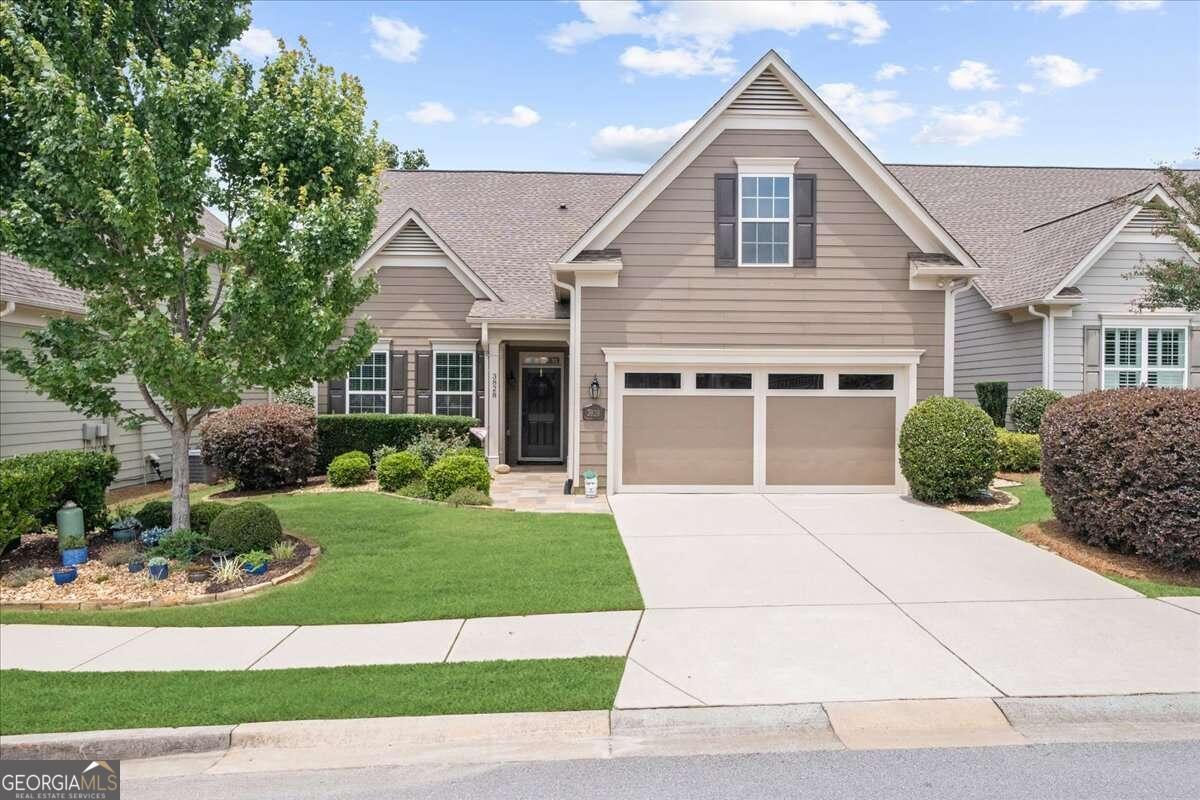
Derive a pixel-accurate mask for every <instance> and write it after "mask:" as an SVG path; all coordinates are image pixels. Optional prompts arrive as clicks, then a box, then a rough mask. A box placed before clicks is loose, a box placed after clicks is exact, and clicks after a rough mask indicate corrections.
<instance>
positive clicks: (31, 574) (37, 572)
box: [0, 567, 46, 589]
mask: <svg viewBox="0 0 1200 800" xmlns="http://www.w3.org/2000/svg"><path fill="white" fill-rule="evenodd" d="M45 574H46V573H45V572H43V571H42V570H41V568H40V567H21V568H20V569H14V570H13V571H12V572H7V573H5V574H4V579H3V580H0V585H3V586H4V587H5V588H7V589H20V588H21V587H22V586H24V585H25V584H27V583H32V582H33V581H36V580H37V579H38V578H41V577H43V576H44V575H45Z"/></svg>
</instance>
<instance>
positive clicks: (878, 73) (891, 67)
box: [875, 64, 908, 81]
mask: <svg viewBox="0 0 1200 800" xmlns="http://www.w3.org/2000/svg"><path fill="white" fill-rule="evenodd" d="M907 73H908V68H907V67H902V66H900V65H899V64H884V65H882V66H880V67H879V69H877V70H875V80H877V81H890V80H891V79H892V78H896V77H899V76H901V75H905V74H907Z"/></svg>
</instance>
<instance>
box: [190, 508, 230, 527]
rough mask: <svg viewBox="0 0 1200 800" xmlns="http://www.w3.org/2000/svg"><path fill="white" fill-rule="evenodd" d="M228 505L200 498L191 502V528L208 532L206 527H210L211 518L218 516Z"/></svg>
mask: <svg viewBox="0 0 1200 800" xmlns="http://www.w3.org/2000/svg"><path fill="white" fill-rule="evenodd" d="M228 508H229V506H227V505H225V504H224V503H217V502H215V501H212V500H201V501H200V502H198V503H192V530H194V531H199V532H200V533H208V529H209V528H211V527H212V524H213V520H215V519H216V518H217V517H219V516H220V515H221V514H222V513H223V512H224V511H226V510H227V509H228Z"/></svg>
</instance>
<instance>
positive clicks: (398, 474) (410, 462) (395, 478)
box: [375, 450, 425, 492]
mask: <svg viewBox="0 0 1200 800" xmlns="http://www.w3.org/2000/svg"><path fill="white" fill-rule="evenodd" d="M375 474H376V475H377V476H378V478H379V488H380V489H383V490H384V491H386V492H394V491H396V490H397V489H399V488H400V487H401V486H404V485H405V484H409V483H412V482H413V481H419V480H421V478H422V477H424V476H425V464H424V462H422V461H421V457H420V456H418V455H417V454H416V453H410V452H408V451H407V450H405V451H403V452H400V453H391V454H390V455H386V456H384V457H383V458H381V459H380V460H379V466H377V467H376V468H375Z"/></svg>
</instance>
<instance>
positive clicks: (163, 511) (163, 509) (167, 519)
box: [134, 500, 171, 530]
mask: <svg viewBox="0 0 1200 800" xmlns="http://www.w3.org/2000/svg"><path fill="white" fill-rule="evenodd" d="M134 516H135V517H137V521H138V522H140V523H141V525H142V529H143V530H149V529H150V528H170V527H171V502H170V501H169V500H151V501H149V502H148V503H146V504H145V505H144V506H142V507H141V509H139V510H138V512H137V514H135V515H134Z"/></svg>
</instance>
